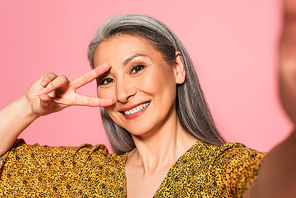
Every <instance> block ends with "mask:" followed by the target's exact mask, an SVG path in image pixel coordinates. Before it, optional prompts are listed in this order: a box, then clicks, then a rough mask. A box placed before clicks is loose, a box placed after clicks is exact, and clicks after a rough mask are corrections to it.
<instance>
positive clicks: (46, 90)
mask: <svg viewBox="0 0 296 198" xmlns="http://www.w3.org/2000/svg"><path fill="white" fill-rule="evenodd" d="M48 91H49V90H48V89H47V88H42V89H40V92H39V93H40V94H47V93H48Z"/></svg>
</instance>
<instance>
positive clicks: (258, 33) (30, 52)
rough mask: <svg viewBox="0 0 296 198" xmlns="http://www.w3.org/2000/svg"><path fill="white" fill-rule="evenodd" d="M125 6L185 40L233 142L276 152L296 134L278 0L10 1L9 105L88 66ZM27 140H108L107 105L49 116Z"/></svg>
mask: <svg viewBox="0 0 296 198" xmlns="http://www.w3.org/2000/svg"><path fill="white" fill-rule="evenodd" d="M122 13H141V14H148V15H151V16H154V17H156V18H158V19H160V20H162V21H163V22H164V23H165V24H167V25H168V26H169V27H170V28H171V29H172V30H173V31H174V32H175V33H176V35H177V36H178V37H179V38H180V39H181V40H182V41H183V43H184V45H185V47H186V48H187V50H188V51H189V54H190V55H191V58H192V59H193V61H194V63H195V65H196V66H197V68H198V74H199V77H200V80H201V84H202V86H203V89H204V92H205V94H206V96H207V100H208V103H209V105H210V108H211V110H212V112H213V114H214V117H215V120H216V122H217V124H218V126H219V129H220V130H221V132H222V134H223V135H224V136H225V137H226V138H227V140H228V141H238V142H242V143H244V144H246V145H247V146H249V147H251V148H255V149H258V150H260V151H268V150H270V149H271V148H272V147H273V146H274V145H275V144H276V143H278V142H279V141H281V140H282V139H283V138H284V137H286V136H287V135H288V133H289V131H290V130H291V125H290V124H289V122H288V120H287V118H286V117H285V115H284V114H283V111H282V109H281V106H280V104H279V102H278V97H277V86H276V62H277V57H276V52H277V51H276V50H277V48H276V46H277V38H278V35H279V32H280V26H281V17H280V16H281V10H280V1H278V0H262V1H258V0H241V1H237V0H224V1H220V0H207V1H204V0H203V1H202V0H190V1H177V0H170V1H159V0H150V1H140V0H125V1H121V0H109V1H103V0H100V1H99V0H97V1H95V0H88V1H78V0H71V1H57V0H43V1H39V0H27V1H20V0H19V1H16V0H10V1H4V0H2V1H1V6H0V28H1V31H0V65H1V72H0V90H1V97H0V108H2V107H4V106H5V105H6V104H8V103H9V102H11V101H13V100H15V99H16V98H18V97H20V96H21V95H22V94H24V93H25V91H26V89H27V88H28V87H29V86H30V84H31V83H32V82H33V81H35V80H36V79H37V78H39V76H41V75H42V74H44V73H46V72H48V71H52V72H55V73H57V74H63V75H66V76H67V77H68V78H69V79H74V78H75V77H77V76H79V75H81V74H83V73H84V72H86V71H88V70H89V64H88V61H87V58H86V53H87V46H88V43H89V41H90V40H91V38H92V35H93V33H94V31H95V30H96V28H97V27H98V26H99V24H101V23H102V22H103V21H105V20H106V19H107V18H109V17H111V16H113V15H117V14H122ZM95 90H96V89H95V83H91V84H89V85H87V86H85V87H83V88H81V89H80V90H79V93H82V94H88V95H93V96H95V94H96V93H95ZM0 122H1V121H0ZM21 137H23V138H25V140H26V141H27V143H29V144H33V143H36V142H38V143H40V144H41V145H44V144H47V145H52V146H55V145H61V146H62V145H63V146H70V145H71V146H78V145H80V144H83V143H91V144H97V143H105V144H107V145H108V142H107V138H106V136H105V134H104V132H103V127H102V125H101V122H100V118H99V109H98V108H90V107H71V108H67V109H65V110H64V111H62V112H59V113H55V114H52V115H49V116H46V117H42V118H40V119H38V120H36V121H35V122H34V123H33V124H32V125H31V126H29V127H28V128H27V129H26V130H25V132H24V133H23V134H22V135H21Z"/></svg>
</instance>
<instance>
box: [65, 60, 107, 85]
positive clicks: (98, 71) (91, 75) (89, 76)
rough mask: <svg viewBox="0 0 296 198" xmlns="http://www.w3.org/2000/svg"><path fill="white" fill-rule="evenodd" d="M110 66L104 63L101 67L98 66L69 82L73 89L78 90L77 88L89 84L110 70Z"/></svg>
mask: <svg viewBox="0 0 296 198" xmlns="http://www.w3.org/2000/svg"><path fill="white" fill-rule="evenodd" d="M110 67H111V66H110V65H109V64H108V63H104V64H103V65H100V66H99V67H97V68H95V69H93V70H91V71H89V72H86V73H85V74H83V75H82V76H79V77H78V78H76V79H74V80H73V81H71V82H70V84H71V85H72V87H73V89H75V90H76V89H78V88H79V87H81V86H83V85H85V84H87V83H90V82H91V81H93V80H95V79H96V78H97V77H99V76H100V75H102V74H103V73H105V72H106V71H108V70H109V69H110Z"/></svg>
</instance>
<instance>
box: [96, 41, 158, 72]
mask: <svg viewBox="0 0 296 198" xmlns="http://www.w3.org/2000/svg"><path fill="white" fill-rule="evenodd" d="M159 54H160V52H158V51H157V50H155V49H154V48H153V47H152V45H151V43H150V42H149V41H148V40H147V39H144V38H142V37H138V36H131V35H118V36H116V37H113V38H111V39H108V40H105V41H103V42H101V43H100V44H99V45H98V47H97V49H96V51H95V54H94V65H95V67H96V66H98V65H100V64H103V63H105V62H110V61H115V62H116V63H117V64H119V63H120V64H123V63H125V62H126V61H128V60H130V59H131V58H133V57H135V56H142V57H148V58H151V59H153V58H154V57H155V56H158V55H159Z"/></svg>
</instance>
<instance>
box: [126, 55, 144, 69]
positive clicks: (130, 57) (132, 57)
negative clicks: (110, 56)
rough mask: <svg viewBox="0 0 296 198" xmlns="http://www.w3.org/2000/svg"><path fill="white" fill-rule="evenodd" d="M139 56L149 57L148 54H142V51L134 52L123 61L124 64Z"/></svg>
mask: <svg viewBox="0 0 296 198" xmlns="http://www.w3.org/2000/svg"><path fill="white" fill-rule="evenodd" d="M139 56H146V57H148V56H147V55H146V54H141V53H136V54H133V55H131V56H129V57H128V58H127V59H126V60H125V61H124V62H123V66H126V65H127V64H128V63H129V62H130V61H131V60H133V59H134V58H136V57H139Z"/></svg>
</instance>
